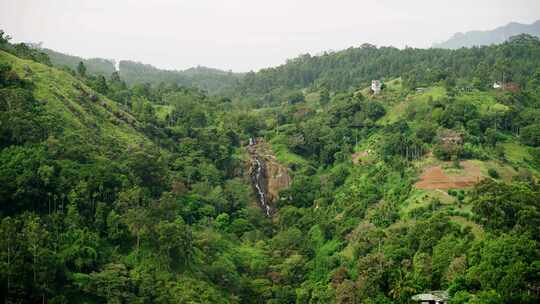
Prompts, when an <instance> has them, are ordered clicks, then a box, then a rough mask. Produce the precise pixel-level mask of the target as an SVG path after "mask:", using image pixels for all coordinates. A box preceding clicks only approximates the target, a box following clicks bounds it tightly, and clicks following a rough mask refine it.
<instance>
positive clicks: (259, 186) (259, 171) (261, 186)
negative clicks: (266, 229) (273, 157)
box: [251, 156, 271, 216]
mask: <svg viewBox="0 0 540 304" xmlns="http://www.w3.org/2000/svg"><path fill="white" fill-rule="evenodd" d="M254 159H255V162H254V164H253V165H254V168H253V169H254V170H253V171H252V173H251V179H252V183H253V185H254V187H255V189H256V190H257V197H258V199H259V203H260V204H261V207H262V208H263V210H264V211H265V213H266V215H267V216H270V213H271V208H270V205H268V201H267V199H266V195H265V193H266V176H265V165H264V161H262V160H261V159H260V158H259V156H255V157H254Z"/></svg>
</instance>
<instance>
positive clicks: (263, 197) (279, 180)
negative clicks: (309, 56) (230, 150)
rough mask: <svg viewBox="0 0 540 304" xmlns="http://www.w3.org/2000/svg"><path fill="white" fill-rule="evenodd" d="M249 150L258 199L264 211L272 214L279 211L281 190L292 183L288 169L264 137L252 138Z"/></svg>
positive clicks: (253, 184) (250, 174) (251, 176)
mask: <svg viewBox="0 0 540 304" xmlns="http://www.w3.org/2000/svg"><path fill="white" fill-rule="evenodd" d="M247 150H248V152H249V155H250V170H249V176H250V180H251V184H252V186H253V190H254V191H255V195H256V196H257V201H258V203H259V205H260V206H261V209H262V210H263V212H264V213H265V214H266V215H267V216H272V215H273V214H275V213H276V211H277V210H276V205H277V200H278V199H279V191H281V190H282V189H285V188H288V187H289V185H290V184H291V177H290V175H289V172H288V169H287V167H285V166H283V165H282V164H280V163H279V162H278V161H277V159H276V157H275V156H274V155H273V153H272V150H271V149H270V147H269V145H268V144H267V143H265V142H264V141H263V140H262V139H253V140H250V142H249V145H248V147H247Z"/></svg>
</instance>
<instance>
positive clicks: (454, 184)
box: [414, 161, 483, 190]
mask: <svg viewBox="0 0 540 304" xmlns="http://www.w3.org/2000/svg"><path fill="white" fill-rule="evenodd" d="M448 164H450V163H448ZM461 167H462V168H463V170H462V171H463V172H462V174H460V175H449V174H446V173H445V172H444V171H443V169H442V168H441V166H431V167H427V168H425V169H424V172H423V173H422V175H421V176H420V181H418V182H417V183H416V184H415V185H414V186H415V187H416V188H417V189H429V190H432V189H443V190H448V189H455V188H467V187H471V186H473V185H474V184H476V183H478V182H479V181H480V180H481V179H482V178H483V176H482V173H481V171H480V168H479V167H478V166H477V165H475V164H473V163H471V162H469V161H463V162H461Z"/></svg>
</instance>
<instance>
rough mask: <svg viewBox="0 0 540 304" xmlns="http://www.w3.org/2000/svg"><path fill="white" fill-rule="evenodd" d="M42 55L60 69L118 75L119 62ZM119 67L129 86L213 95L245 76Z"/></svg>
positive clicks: (212, 71)
mask: <svg viewBox="0 0 540 304" xmlns="http://www.w3.org/2000/svg"><path fill="white" fill-rule="evenodd" d="M41 51H43V52H44V53H46V54H47V55H48V56H49V58H50V60H51V63H52V64H53V65H54V66H56V67H68V68H70V69H72V70H75V69H76V68H77V65H78V64H79V62H83V63H84V65H85V66H86V69H87V72H88V73H89V74H92V75H103V76H105V77H109V76H110V75H111V74H112V73H113V72H115V71H116V67H115V65H116V62H115V61H114V60H112V59H103V58H90V59H85V58H82V57H79V56H73V55H68V54H64V53H61V52H57V51H54V50H51V49H47V48H41ZM118 67H119V72H120V77H121V78H122V79H123V80H125V81H126V82H127V83H128V84H135V83H151V84H158V83H160V82H165V83H176V84H178V85H182V86H193V87H197V88H199V89H203V90H206V91H208V92H209V93H217V92H221V91H223V90H226V89H228V88H230V87H232V85H234V84H236V82H237V81H238V79H239V78H240V77H241V76H242V75H243V74H240V73H232V72H229V71H223V70H219V69H215V68H209V67H203V66H197V67H192V68H189V69H186V70H163V69H159V68H156V67H154V66H152V65H150V64H144V63H140V62H135V61H130V60H120V61H119V63H118Z"/></svg>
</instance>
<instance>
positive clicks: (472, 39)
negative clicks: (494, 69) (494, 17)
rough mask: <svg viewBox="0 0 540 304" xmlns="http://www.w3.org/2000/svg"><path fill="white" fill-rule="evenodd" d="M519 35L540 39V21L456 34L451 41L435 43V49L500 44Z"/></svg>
mask: <svg viewBox="0 0 540 304" xmlns="http://www.w3.org/2000/svg"><path fill="white" fill-rule="evenodd" d="M519 34H529V35H532V36H536V37H540V20H537V21H536V22H534V23H532V24H522V23H517V22H510V23H508V24H507V25H504V26H500V27H497V28H495V29H493V30H489V31H469V32H466V33H456V34H454V35H453V36H452V37H451V38H450V39H448V40H446V41H444V42H441V43H434V44H433V47H434V48H442V49H458V48H462V47H473V46H482V45H491V44H499V43H503V42H504V41H506V40H508V39H509V38H510V37H512V36H515V35H519Z"/></svg>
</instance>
